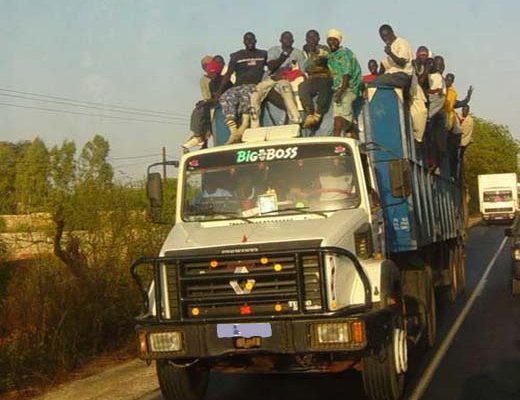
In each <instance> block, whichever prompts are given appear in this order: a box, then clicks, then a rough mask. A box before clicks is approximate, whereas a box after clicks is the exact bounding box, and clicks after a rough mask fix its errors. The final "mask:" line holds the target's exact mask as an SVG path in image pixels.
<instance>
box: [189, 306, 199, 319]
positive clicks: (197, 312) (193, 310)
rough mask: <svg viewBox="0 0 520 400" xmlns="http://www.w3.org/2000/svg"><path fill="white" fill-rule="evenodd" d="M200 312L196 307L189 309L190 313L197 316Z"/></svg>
mask: <svg viewBox="0 0 520 400" xmlns="http://www.w3.org/2000/svg"><path fill="white" fill-rule="evenodd" d="M199 314H200V310H199V309H198V308H197V307H194V308H192V309H191V315H193V316H195V317H196V316H198V315H199Z"/></svg>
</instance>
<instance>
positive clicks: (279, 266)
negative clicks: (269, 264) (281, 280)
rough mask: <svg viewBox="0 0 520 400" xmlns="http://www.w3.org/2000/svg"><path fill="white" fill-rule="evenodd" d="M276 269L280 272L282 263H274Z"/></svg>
mask: <svg viewBox="0 0 520 400" xmlns="http://www.w3.org/2000/svg"><path fill="white" fill-rule="evenodd" d="M274 270H275V271H276V272H280V271H281V270H282V264H275V265H274Z"/></svg>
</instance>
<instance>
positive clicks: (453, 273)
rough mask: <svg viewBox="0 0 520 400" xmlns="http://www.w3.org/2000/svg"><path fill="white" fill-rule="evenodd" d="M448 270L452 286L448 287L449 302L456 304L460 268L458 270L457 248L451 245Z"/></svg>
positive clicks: (448, 254) (448, 252) (448, 251)
mask: <svg viewBox="0 0 520 400" xmlns="http://www.w3.org/2000/svg"><path fill="white" fill-rule="evenodd" d="M447 256H448V268H449V270H450V286H448V288H447V290H448V293H447V295H448V301H449V302H450V303H455V302H456V301H457V295H458V293H459V282H458V268H457V247H456V246H452V245H449V247H448V250H447Z"/></svg>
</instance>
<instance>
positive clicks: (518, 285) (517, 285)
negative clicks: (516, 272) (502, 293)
mask: <svg viewBox="0 0 520 400" xmlns="http://www.w3.org/2000/svg"><path fill="white" fill-rule="evenodd" d="M512 293H513V296H519V295H520V279H515V278H513V281H512Z"/></svg>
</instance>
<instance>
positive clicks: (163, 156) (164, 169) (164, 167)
mask: <svg viewBox="0 0 520 400" xmlns="http://www.w3.org/2000/svg"><path fill="white" fill-rule="evenodd" d="M162 161H163V163H164V164H163V167H162V168H163V179H164V183H166V164H165V163H166V147H163V148H162Z"/></svg>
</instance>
